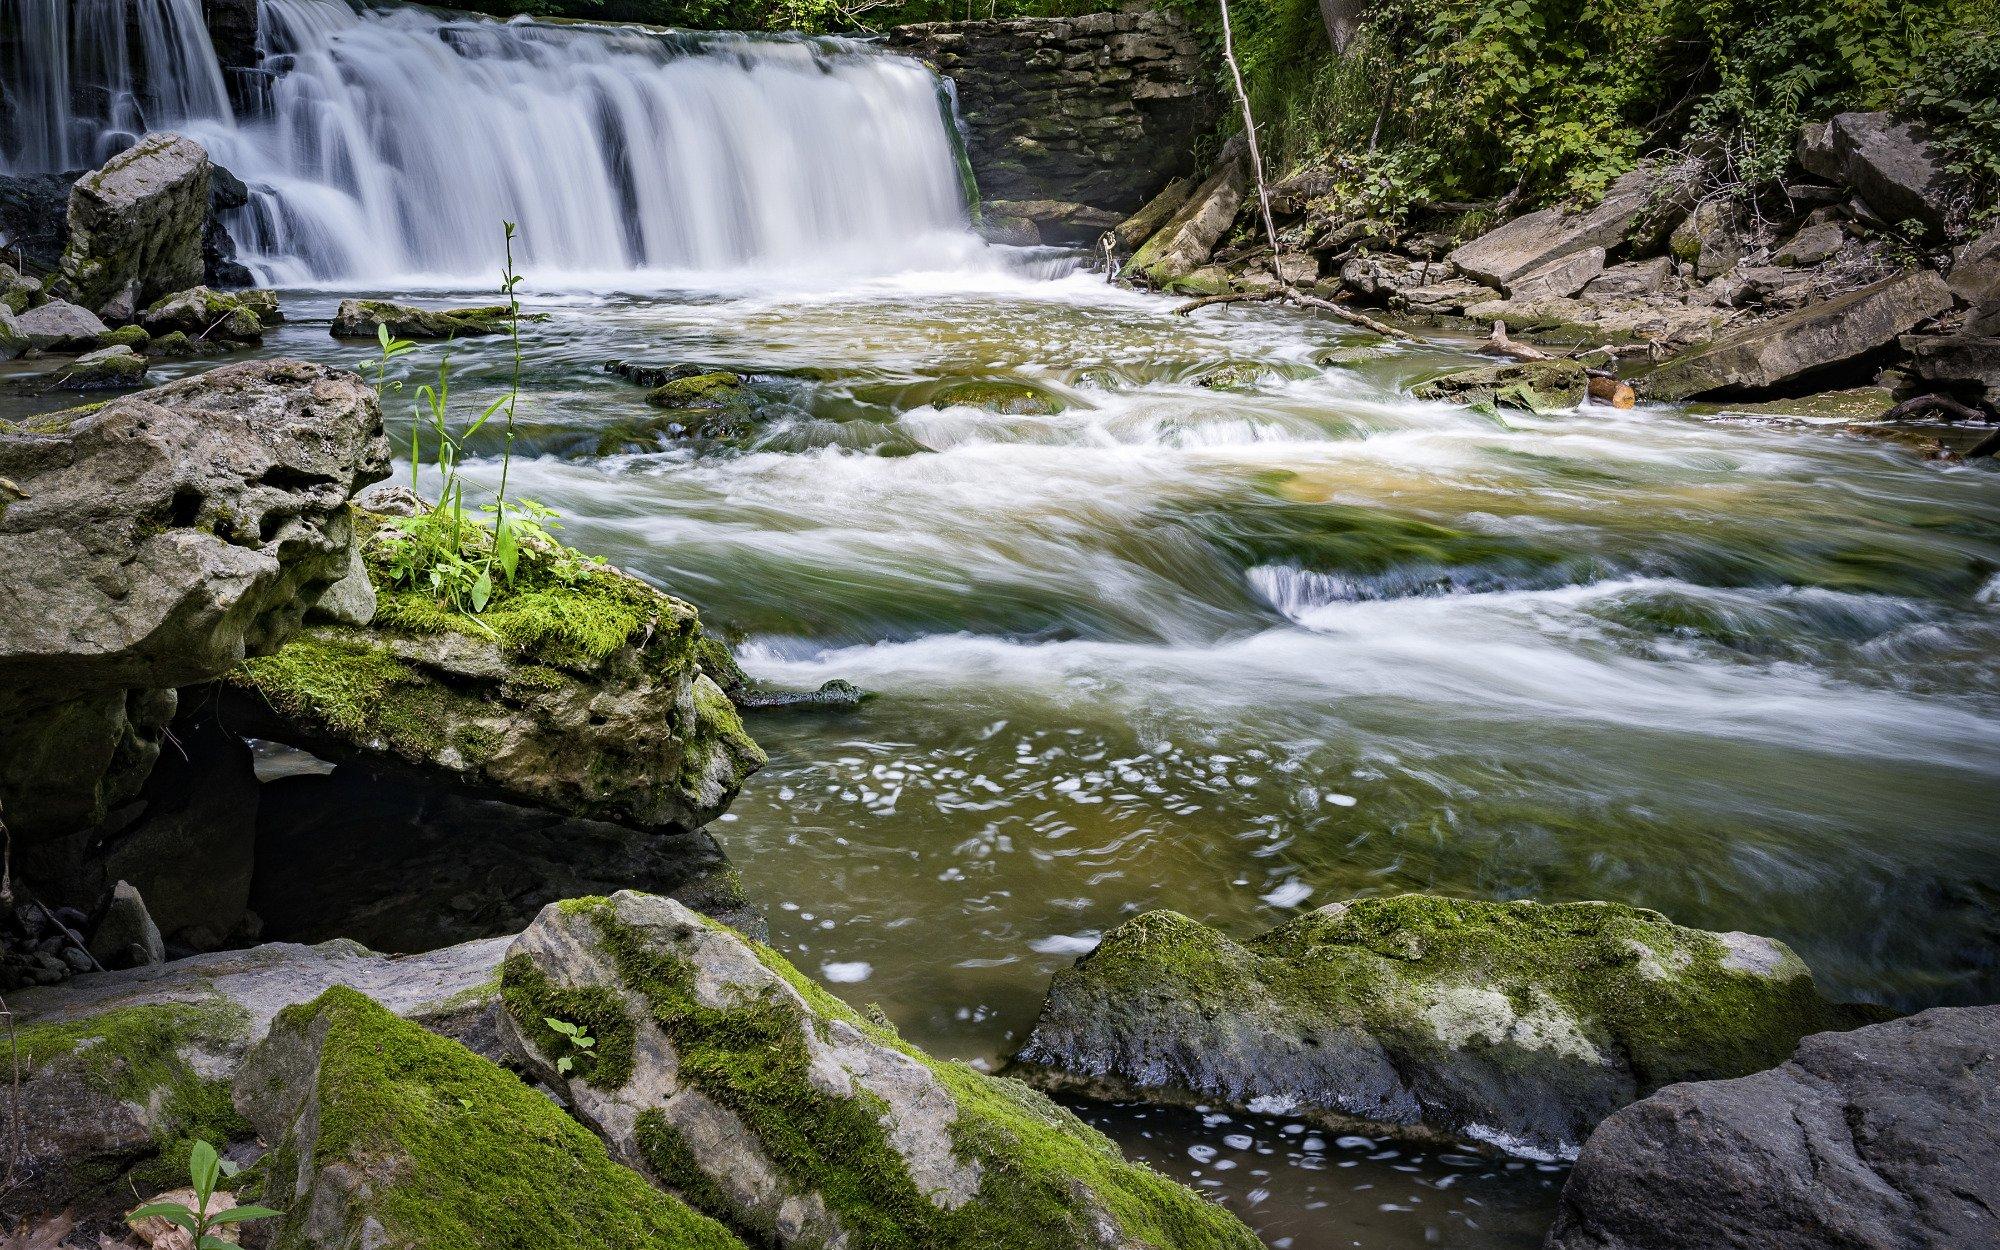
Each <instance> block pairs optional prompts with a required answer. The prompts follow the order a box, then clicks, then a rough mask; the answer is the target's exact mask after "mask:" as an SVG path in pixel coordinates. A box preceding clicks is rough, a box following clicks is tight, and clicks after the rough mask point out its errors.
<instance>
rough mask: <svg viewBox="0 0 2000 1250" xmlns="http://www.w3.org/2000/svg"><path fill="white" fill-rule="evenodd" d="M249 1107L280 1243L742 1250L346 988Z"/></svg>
mask: <svg viewBox="0 0 2000 1250" xmlns="http://www.w3.org/2000/svg"><path fill="white" fill-rule="evenodd" d="M235 1096H236V1105H237V1106H238V1107H240V1108H241V1109H242V1112H243V1114H244V1115H245V1116H246V1117H247V1118H248V1119H249V1121H250V1122H251V1123H252V1124H254V1125H255V1126H256V1129H257V1132H258V1134H259V1135H260V1136H261V1137H263V1139H264V1140H265V1141H266V1142H268V1143H270V1144H271V1146H272V1147H273V1150H272V1154H271V1156H270V1157H269V1158H268V1159H267V1160H266V1161H265V1163H264V1169H263V1175H262V1177H261V1178H260V1184H259V1197H260V1198H261V1199H262V1201H263V1202H265V1203H266V1204H267V1205H270V1206H273V1207H277V1208H279V1209H281V1210H282V1211H284V1213H285V1214H284V1216H283V1217H282V1220H281V1221H274V1222H276V1223H278V1225H279V1227H278V1230H277V1234H276V1237H277V1241H276V1244H277V1245H278V1246H279V1247H281V1248H294V1247H297V1248H303V1247H313V1248H315V1250H319V1248H325V1250H333V1248H335V1247H342V1248H345V1247H350V1246H385V1247H386V1246H409V1247H437V1248H439V1250H442V1248H443V1247H475V1246H488V1247H502V1246H508V1247H512V1246H519V1247H530V1246H532V1247H562V1250H635V1248H637V1247H662V1248H666V1247H671V1248H672V1250H742V1248H743V1243H742V1242H740V1241H738V1240H737V1239H736V1238H735V1237H733V1236H731V1235H730V1234H729V1233H728V1232H727V1231H726V1230H724V1229H723V1228H722V1227H721V1226H720V1225H718V1224H716V1223H715V1222H714V1221H713V1220H710V1219H708V1218H707V1217H705V1216H702V1215H699V1214H697V1213H696V1212H694V1211H692V1210H690V1209H689V1208H688V1206H687V1205H686V1204H685V1203H683V1202H681V1201H680V1200H678V1199H676V1198H674V1197H672V1196H670V1195H668V1194H663V1193H661V1192H660V1191H659V1190H657V1189H655V1188H653V1187H652V1186H650V1185H648V1184H647V1183H646V1182H645V1180H644V1179H642V1178H641V1177H640V1176H639V1175H638V1174H637V1173H635V1172H633V1171H632V1170H631V1169H629V1168H625V1167H621V1166H619V1165H618V1164H617V1163H614V1162H613V1161H612V1160H611V1159H610V1157H609V1156H608V1155H607V1154H606V1153H605V1149H604V1146H603V1144H602V1143H601V1142H599V1141H598V1140H597V1139H596V1138H595V1137H592V1136H591V1135H590V1134H589V1133H588V1132H586V1131H585V1130H584V1129H583V1128H582V1127H581V1126H579V1125H578V1124H577V1123H576V1122H575V1121H574V1120H572V1119H570V1118H569V1117H568V1116H567V1115H564V1114H563V1112H562V1110H561V1108H559V1107H557V1106H556V1105H555V1104H554V1103H552V1102H551V1101H549V1100H548V1099H547V1098H545V1097H543V1096H542V1095H541V1094H540V1093H538V1092H536V1091H535V1090H534V1089H531V1088H530V1087H529V1086H527V1085H525V1084H523V1083H522V1082H521V1081H520V1079H519V1078H517V1077H515V1076H514V1075H513V1074H511V1073H509V1072H508V1071H506V1070H505V1069H504V1068H501V1067H499V1066H498V1065H496V1064H494V1063H492V1062H489V1061H488V1060H486V1059H482V1058H480V1057H479V1056H478V1055H475V1054H473V1053H472V1052H471V1051H469V1050H467V1049H466V1048H465V1047H463V1046H460V1045H459V1044H458V1043H456V1042H453V1041H451V1040H449V1039H447V1038H442V1037H438V1036H436V1035H434V1034H431V1033H428V1032H426V1031H425V1030H423V1029H421V1028H419V1027H418V1026H416V1025H414V1024H411V1023H409V1022H408V1021H405V1020H402V1019H399V1018H397V1017H396V1016H395V1015H394V1014H392V1013H390V1012H389V1011H387V1010H386V1009H384V1008H383V1007H382V1006H380V1005H379V1004H377V1003H375V1002H373V1001H371V1000H370V999H368V998H367V997H365V996H363V995H361V994H359V993H356V992H355V991H353V990H349V989H346V988H335V989H331V990H328V991H327V992H326V993H325V994H323V995H321V996H320V997H319V998H317V999H315V1000H313V1001H312V1002H311V1003H307V1004H302V1005H300V1006H295V1007H290V1008H287V1009H286V1010H285V1011H283V1012H281V1013H280V1014H279V1016H278V1018H277V1019H276V1020H275V1021H274V1022H273V1024H272V1026H271V1032H270V1035H269V1036H268V1037H267V1038H265V1040H264V1041H263V1042H261V1043H260V1044H259V1045H258V1046H257V1048H256V1049H255V1050H254V1051H252V1052H251V1054H250V1057H249V1059H248V1061H246V1063H245V1064H244V1066H243V1070H242V1072H241V1073H239V1074H238V1076H237V1079H236V1086H235Z"/></svg>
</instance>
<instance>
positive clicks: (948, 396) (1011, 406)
mask: <svg viewBox="0 0 2000 1250" xmlns="http://www.w3.org/2000/svg"><path fill="white" fill-rule="evenodd" d="M929 402H930V403H931V405H932V406H933V407H937V408H952V407H961V408H984V409H985V410H986V411H988V412H997V413H1001V414H1002V415H1005V416H1011V417H1045V416H1049V415H1050V414H1052V413H1055V412H1059V411H1061V408H1062V405H1061V404H1059V403H1057V402H1056V401H1055V400H1054V399H1052V398H1050V397H1049V396H1048V395H1045V394H1043V393H1042V392H1041V391H1039V390H1037V389H1036V388H1034V387H1032V386H1029V385H1027V384H1026V383H1024V382H1009V381H1000V380H996V379H990V378H975V379H971V380H969V381H963V382H950V383H947V384H945V385H944V386H942V387H940V388H938V389H937V390H936V391H933V392H932V393H931V395H930V401H929Z"/></svg>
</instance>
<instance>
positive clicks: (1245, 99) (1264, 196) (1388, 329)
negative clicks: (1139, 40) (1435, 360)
mask: <svg viewBox="0 0 2000 1250" xmlns="http://www.w3.org/2000/svg"><path fill="white" fill-rule="evenodd" d="M1216 4H1217V6H1218V7H1219V8H1220V9H1221V10H1222V59H1223V60H1224V61H1226V62H1227V63H1228V65H1229V80H1230V82H1231V83H1232V84H1233V85H1234V86H1235V88H1236V102H1237V104H1239V105H1240V106H1241V107H1242V109H1243V139H1244V142H1245V145H1246V146H1247V147H1248V148H1249V158H1250V173H1251V176H1253V177H1254V178H1256V180H1257V210H1258V213H1259V215H1261V216H1262V217H1263V220H1264V236H1265V237H1266V238H1268V239H1269V240H1270V241H1271V275H1272V276H1273V277H1275V278H1276V279H1277V280H1278V291H1277V293H1276V294H1274V295H1271V296H1268V297H1266V298H1271V299H1285V300H1289V301H1291V302H1292V303H1294V304H1298V305H1300V306H1301V307H1305V308H1317V309H1319V310H1320V311H1321V312H1326V313H1331V314H1333V315H1334V316H1336V317H1338V318H1340V319H1341V320H1342V321H1345V322H1347V323H1348V324H1350V325H1357V326H1360V327H1362V328H1363V329H1366V330H1372V331H1374V332H1375V333H1376V334H1380V335H1383V336H1385V337H1387V338H1392V339H1407V338H1409V337H1410V336H1409V335H1407V334H1405V333H1403V332H1402V331H1401V330H1398V329H1396V328H1395V327H1394V326H1392V325H1389V324H1388V323H1387V322H1383V321H1377V320H1376V319H1375V318H1373V317H1370V316H1367V315H1365V314H1363V313H1358V312H1355V311H1354V310H1353V309H1351V308H1342V307H1341V306H1340V305H1338V304H1336V303H1334V302H1333V301H1332V300H1329V299H1321V298H1320V297H1319V296H1317V295H1307V294H1306V293H1305V292H1304V291H1301V290H1299V289H1298V288H1297V287H1295V286H1293V285H1292V284H1291V283H1289V282H1287V281H1285V266H1284V256H1285V249H1284V247H1283V246H1282V245H1281V244H1279V242H1278V226H1277V223H1276V222H1274V221H1273V220H1272V219H1271V189H1270V187H1269V186H1267V185H1266V184H1265V182H1264V154H1263V152H1262V151H1261V150H1259V148H1258V146H1257V115H1256V114H1255V113H1253V112H1252V111H1251V109H1250V92H1249V91H1248V90H1246V89H1245V88H1244V86H1243V67H1242V66H1240V65H1238V64H1237V62H1236V32H1235V30H1234V28H1233V26H1232V25H1231V23H1230V19H1229V0H1216ZM1238 302H1241V301H1237V300H1222V299H1215V298H1214V297H1210V298H1209V300H1208V301H1207V303H1216V304H1222V303H1238ZM1206 306H1207V304H1206V303H1203V302H1202V301H1196V302H1195V303H1193V304H1191V305H1189V306H1187V307H1184V308H1178V309H1175V311H1176V312H1181V313H1189V312H1193V311H1194V310H1195V309H1196V308H1202V307H1206Z"/></svg>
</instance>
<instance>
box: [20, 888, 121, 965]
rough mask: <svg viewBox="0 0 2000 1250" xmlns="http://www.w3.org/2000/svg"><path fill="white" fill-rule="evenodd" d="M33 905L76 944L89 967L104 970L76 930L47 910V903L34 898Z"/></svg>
mask: <svg viewBox="0 0 2000 1250" xmlns="http://www.w3.org/2000/svg"><path fill="white" fill-rule="evenodd" d="M35 906H37V907H39V908H41V909H42V914H43V915H44V916H47V917H48V918H49V923H50V924H52V925H54V926H55V927H56V928H58V929H61V930H62V932H63V936H64V937H66V938H68V939H69V940H70V941H71V942H73V943H75V944H76V948H77V949H78V950H80V951H82V952H83V957H84V958H85V959H88V960H89V961H90V966H91V967H93V968H95V969H97V970H98V971H99V972H102V971H104V965H103V964H101V963H98V962H97V956H95V955H93V954H91V953H90V948H89V947H88V946H85V945H84V944H83V939H82V938H81V937H78V936H77V933H76V930H74V929H72V928H70V927H69V926H68V925H66V924H64V923H63V922H62V921H61V920H59V919H57V918H56V914H55V913H54V912H52V911H50V910H49V905H48V904H47V903H44V902H43V901H42V900H40V899H36V900H35Z"/></svg>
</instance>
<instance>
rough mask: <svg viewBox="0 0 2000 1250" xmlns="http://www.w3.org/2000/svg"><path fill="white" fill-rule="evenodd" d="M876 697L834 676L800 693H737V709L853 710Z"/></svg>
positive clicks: (750, 710) (763, 710) (753, 710)
mask: <svg viewBox="0 0 2000 1250" xmlns="http://www.w3.org/2000/svg"><path fill="white" fill-rule="evenodd" d="M874 697H875V696H874V695H872V694H871V693H869V692H868V691H866V690H863V689H861V687H859V686H857V685H855V684H854V683H853V682H851V681H842V680H841V679H840V678H838V677H835V678H834V679H832V680H831V681H828V682H824V683H822V684H821V686H820V688H819V689H817V690H813V691H808V692H806V693H802V694H740V695H736V696H735V698H736V706H738V707H740V708H742V709H743V710H744V711H746V712H776V711H783V710H785V709H787V708H836V709H846V708H856V707H860V706H861V705H862V704H863V703H866V702H867V701H868V700H869V699H872V698H874Z"/></svg>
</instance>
